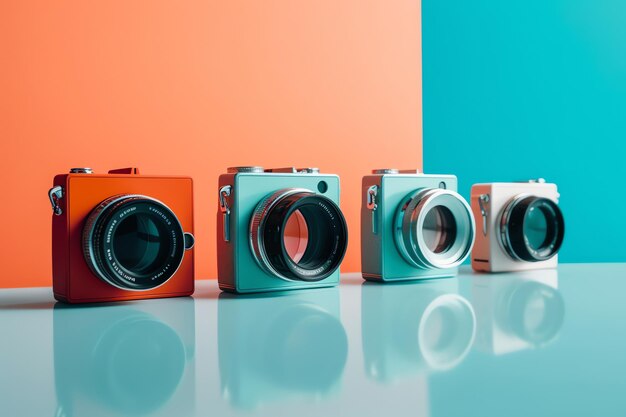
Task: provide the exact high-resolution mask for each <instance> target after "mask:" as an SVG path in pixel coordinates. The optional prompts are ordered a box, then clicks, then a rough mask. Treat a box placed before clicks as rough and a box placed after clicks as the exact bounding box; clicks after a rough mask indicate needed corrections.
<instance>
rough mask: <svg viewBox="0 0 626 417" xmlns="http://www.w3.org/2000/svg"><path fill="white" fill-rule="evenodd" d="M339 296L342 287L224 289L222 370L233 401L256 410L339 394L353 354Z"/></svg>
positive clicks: (224, 388) (220, 333)
mask: <svg viewBox="0 0 626 417" xmlns="http://www.w3.org/2000/svg"><path fill="white" fill-rule="evenodd" d="M339 301H340V300H339V290H338V289H337V288H319V289H314V290H310V291H297V292H293V291H287V292H274V293H263V294H247V295H243V296H235V295H233V294H229V293H222V294H220V296H219V299H218V304H217V306H218V308H217V322H218V339H217V340H218V357H219V373H220V379H221V391H222V392H223V393H225V394H228V397H227V399H228V401H229V402H230V403H231V404H232V405H233V406H235V407H236V408H239V409H247V410H251V409H255V408H257V407H261V406H263V405H269V404H270V403H275V402H280V401H286V400H293V399H294V398H297V399H315V400H321V399H323V398H327V397H332V396H333V395H334V394H336V393H337V392H338V389H339V388H340V386H341V380H342V374H343V371H344V368H345V365H346V361H347V357H348V337H347V334H346V332H345V329H344V327H343V325H342V324H341V318H340V303H339Z"/></svg>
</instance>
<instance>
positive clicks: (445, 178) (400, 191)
mask: <svg viewBox="0 0 626 417" xmlns="http://www.w3.org/2000/svg"><path fill="white" fill-rule="evenodd" d="M456 190H457V179H456V177H455V176H454V175H425V174H420V173H419V172H418V171H417V170H412V171H399V170H396V169H380V170H374V171H373V172H372V175H367V176H365V177H363V184H362V207H361V271H362V274H363V278H365V279H367V280H372V281H401V280H409V279H421V278H439V277H449V276H454V275H456V273H457V270H458V266H459V265H460V264H461V263H462V262H463V261H464V260H465V259H466V258H467V257H468V255H469V254H470V251H471V249H472V245H473V243H474V235H475V229H476V227H475V224H474V218H473V216H472V211H471V209H470V206H469V205H468V204H467V202H466V201H465V200H464V199H463V197H461V196H460V195H459V194H458V193H457V192H456Z"/></svg>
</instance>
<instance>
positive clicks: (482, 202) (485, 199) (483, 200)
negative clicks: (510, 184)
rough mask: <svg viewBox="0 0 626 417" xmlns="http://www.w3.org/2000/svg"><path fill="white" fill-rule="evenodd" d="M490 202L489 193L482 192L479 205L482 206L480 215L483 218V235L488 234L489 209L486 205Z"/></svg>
mask: <svg viewBox="0 0 626 417" xmlns="http://www.w3.org/2000/svg"><path fill="white" fill-rule="evenodd" d="M487 204H489V194H481V195H480V196H479V197H478V207H480V215H481V216H482V218H483V235H484V236H487V216H488V215H489V211H488V210H487V208H486V206H487Z"/></svg>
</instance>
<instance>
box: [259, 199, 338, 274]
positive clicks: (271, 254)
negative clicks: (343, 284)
mask: <svg viewBox="0 0 626 417" xmlns="http://www.w3.org/2000/svg"><path fill="white" fill-rule="evenodd" d="M347 244H348V230H347V226H346V221H345V219H344V217H343V214H342V213H341V210H340V209H339V207H338V206H337V205H336V204H335V203H334V202H333V201H332V200H330V199H329V198H327V197H324V196H322V195H318V194H315V193H314V192H312V191H309V190H302V189H284V190H280V191H277V192H276V193H273V194H272V195H270V196H268V197H267V198H265V199H264V200H262V201H261V203H259V205H258V206H257V208H256V210H255V212H254V215H253V216H252V220H251V222H250V246H251V249H252V252H253V253H254V255H255V258H256V260H257V262H258V264H259V265H260V266H261V267H262V268H263V269H264V270H265V271H266V272H268V273H270V274H272V275H274V276H277V277H279V278H282V279H286V280H301V281H320V280H322V279H324V278H327V277H328V276H329V275H331V274H332V273H333V272H334V271H335V270H337V268H338V267H339V265H340V264H341V261H342V259H343V256H344V255H345V252H346V247H347Z"/></svg>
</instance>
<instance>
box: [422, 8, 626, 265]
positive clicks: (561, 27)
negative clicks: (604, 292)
mask: <svg viewBox="0 0 626 417" xmlns="http://www.w3.org/2000/svg"><path fill="white" fill-rule="evenodd" d="M422 31H423V32H422V37H423V91H424V93H423V94H424V97H423V100H424V170H425V172H427V173H453V174H456V175H457V176H458V177H459V185H460V191H461V192H462V194H463V195H464V196H465V197H469V191H470V187H471V185H472V184H473V183H476V182H491V181H512V180H525V179H529V178H537V177H543V178H545V179H546V180H547V181H550V182H556V183H557V184H558V186H559V189H560V190H559V191H560V193H561V200H560V202H561V206H562V209H563V212H564V216H565V221H566V236H565V242H564V245H563V248H562V250H561V257H560V260H561V261H565V262H608V261H626V244H625V243H624V242H625V236H626V186H625V184H624V182H625V181H626V1H624V0H551V1H545V0H524V1H520V0H509V1H495V0H492V1H489V0H474V1H467V0H446V1H442V0H423V2H422Z"/></svg>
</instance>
